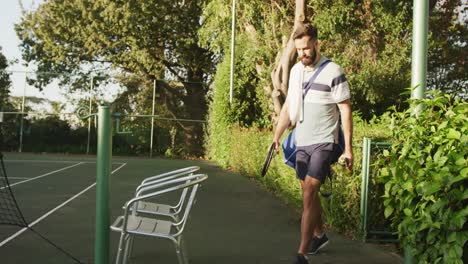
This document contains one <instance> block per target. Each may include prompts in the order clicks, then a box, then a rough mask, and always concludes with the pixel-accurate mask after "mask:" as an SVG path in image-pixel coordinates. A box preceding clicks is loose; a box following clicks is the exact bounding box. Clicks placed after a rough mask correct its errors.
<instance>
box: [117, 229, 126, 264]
mask: <svg viewBox="0 0 468 264" xmlns="http://www.w3.org/2000/svg"><path fill="white" fill-rule="evenodd" d="M126 239H127V235H126V234H125V233H123V232H122V233H121V234H120V240H119V247H118V248H117V258H116V260H115V264H121V263H122V255H124V254H123V253H124V252H123V251H124V244H126V242H125V240H126Z"/></svg>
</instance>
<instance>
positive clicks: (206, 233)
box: [0, 156, 402, 264]
mask: <svg viewBox="0 0 468 264" xmlns="http://www.w3.org/2000/svg"><path fill="white" fill-rule="evenodd" d="M32 158H34V157H32ZM42 158H44V157H42ZM30 159H31V157H30ZM60 159H67V160H81V161H83V160H84V161H88V162H89V161H91V162H89V163H83V164H80V165H77V166H75V167H72V168H69V169H66V170H64V171H60V172H57V173H54V174H51V175H50V176H49V175H48V176H46V177H42V178H40V179H37V180H34V181H30V182H25V183H24V184H20V185H17V186H15V187H13V190H14V191H15V193H16V194H17V199H18V203H19V204H20V206H22V207H23V208H24V209H23V210H24V214H25V216H26V218H27V220H28V221H29V222H32V221H34V220H36V219H38V218H39V217H40V216H42V215H44V214H45V213H46V212H49V211H50V210H51V209H52V208H54V207H55V206H56V205H58V204H61V203H63V202H64V201H65V200H67V199H69V198H70V197H73V196H74V195H76V194H77V193H79V192H80V191H81V190H83V189H84V188H87V187H88V186H90V184H92V183H93V182H94V172H95V164H93V163H92V161H93V159H85V158H84V157H81V158H80V157H79V156H78V157H63V158H61V157H56V158H55V159H54V160H60ZM113 162H115V164H114V165H113V169H116V168H119V167H121V165H122V164H125V165H124V166H122V167H121V168H120V169H119V170H118V171H116V172H115V173H114V174H113V175H112V177H111V218H112V219H111V222H112V221H113V219H114V218H115V217H117V216H118V215H120V214H121V212H122V210H121V207H122V205H123V203H124V202H125V201H126V200H127V199H129V198H130V197H131V196H132V194H133V191H134V188H135V187H136V185H137V183H139V182H140V181H141V180H142V179H144V178H145V177H148V176H151V175H154V174H157V173H161V172H165V171H169V170H173V169H177V168H181V167H186V166H191V165H198V166H201V167H202V169H201V172H203V173H206V174H208V175H209V179H208V180H207V181H206V182H205V183H204V184H203V186H202V188H201V189H200V191H199V193H198V196H197V203H196V204H195V206H194V208H193V211H192V215H191V218H190V219H189V223H188V226H187V229H186V233H185V241H186V247H187V251H188V256H189V260H190V263H192V264H211V263H213V264H215V263H228V264H230V263H232V264H254V263H278V264H280V263H292V260H293V257H294V255H295V252H296V250H297V246H298V243H299V228H300V223H299V216H298V215H297V213H295V212H294V211H293V210H291V209H290V208H288V207H286V206H285V205H284V204H283V203H282V202H281V201H280V200H279V199H278V198H276V197H274V196H273V195H272V194H271V193H270V192H268V191H266V190H264V189H263V188H262V187H260V186H259V185H257V184H256V183H255V182H253V181H252V180H249V179H248V178H245V177H243V176H240V175H238V174H235V173H231V172H227V171H225V170H222V169H221V168H219V167H218V166H216V165H215V164H214V163H211V162H200V161H180V160H165V159H152V160H150V159H138V158H119V157H114V159H113ZM44 164H45V163H39V164H35V163H34V162H26V163H24V164H21V163H20V164H19V165H20V166H18V164H16V165H15V164H12V163H7V166H9V167H10V168H11V171H12V173H10V177H12V176H13V175H11V174H16V175H15V176H17V177H19V178H21V177H32V176H35V175H36V174H37V175H42V174H45V173H47V172H48V171H54V170H57V169H60V168H62V167H66V166H70V165H71V164H74V163H70V164H68V163H67V164H60V163H51V165H50V167H47V168H45V167H44V166H45V165H44ZM26 166H32V167H35V169H34V170H26ZM20 176H21V177H20ZM19 180H21V179H18V181H19ZM94 200H95V189H94V188H90V189H89V190H88V191H86V192H84V193H83V194H82V195H79V196H77V197H76V198H75V199H73V200H72V201H70V202H69V203H68V204H66V205H65V206H63V207H61V208H60V209H58V210H57V211H55V212H54V213H52V214H50V215H49V216H47V217H46V218H44V220H42V221H41V222H39V223H37V224H36V225H35V226H34V228H35V229H36V230H37V231H39V232H40V233H41V234H44V235H45V236H47V237H48V238H49V239H51V240H52V241H54V242H55V243H57V244H59V245H60V246H62V247H63V248H64V249H66V250H67V251H69V252H70V253H71V254H73V255H74V256H75V257H77V258H78V259H80V260H81V261H82V262H84V263H92V262H93V254H94V253H93V249H94V245H93V243H94V215H95V213H94ZM18 229H19V228H16V227H5V226H0V234H1V237H0V238H2V240H3V239H5V238H7V237H9V236H10V234H12V233H14V232H16V231H17V230H18ZM118 235H119V234H117V233H113V232H112V233H111V236H110V241H111V245H110V247H111V250H110V254H111V257H110V259H111V260H114V258H115V253H116V248H117V243H118V238H119V237H118ZM329 237H330V244H329V246H328V247H327V248H326V249H324V250H323V251H322V252H320V253H319V254H317V255H316V256H311V257H310V263H402V259H401V258H400V257H399V256H396V255H395V254H393V253H390V252H386V251H384V250H382V249H381V248H380V247H377V246H374V245H370V244H363V243H361V242H357V241H351V240H348V239H346V238H344V237H342V236H340V235H338V234H335V233H333V232H330V233H329ZM0 242H1V241H0ZM0 254H1V255H2V261H1V263H5V264H9V263H14V264H21V263H48V264H49V263H57V264H59V263H60V264H64V263H75V262H74V261H73V260H71V259H70V258H68V257H66V256H64V255H63V254H61V253H60V252H58V251H57V250H56V249H54V248H53V247H51V246H50V245H48V244H45V243H44V242H43V241H42V240H41V239H40V238H39V237H37V236H36V235H35V234H33V233H32V232H28V231H27V232H24V233H22V234H21V235H19V236H18V237H16V238H15V239H13V240H11V241H10V242H8V243H6V244H5V245H3V246H1V247H0ZM131 263H133V264H143V263H163V264H171V263H177V257H176V254H175V251H174V248H173V245H172V243H171V242H169V241H167V240H160V239H154V238H137V239H136V240H135V248H134V254H133V256H132V259H131Z"/></svg>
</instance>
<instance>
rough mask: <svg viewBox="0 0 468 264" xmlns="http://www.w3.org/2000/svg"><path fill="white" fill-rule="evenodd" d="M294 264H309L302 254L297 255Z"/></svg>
mask: <svg viewBox="0 0 468 264" xmlns="http://www.w3.org/2000/svg"><path fill="white" fill-rule="evenodd" d="M294 264H309V261H308V260H307V257H306V256H304V255H302V254H297V256H296V260H295V261H294Z"/></svg>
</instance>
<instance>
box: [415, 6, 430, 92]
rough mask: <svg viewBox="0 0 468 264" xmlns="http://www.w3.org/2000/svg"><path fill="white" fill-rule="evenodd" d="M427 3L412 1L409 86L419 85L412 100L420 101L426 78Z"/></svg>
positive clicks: (424, 89)
mask: <svg viewBox="0 0 468 264" xmlns="http://www.w3.org/2000/svg"><path fill="white" fill-rule="evenodd" d="M428 23H429V1H427V0H413V51H412V54H413V55H412V59H411V86H412V87H414V86H416V85H419V86H418V88H416V89H415V90H414V91H413V93H412V98H415V99H421V98H423V97H424V93H425V91H426V84H427V82H426V76H427V31H428Z"/></svg>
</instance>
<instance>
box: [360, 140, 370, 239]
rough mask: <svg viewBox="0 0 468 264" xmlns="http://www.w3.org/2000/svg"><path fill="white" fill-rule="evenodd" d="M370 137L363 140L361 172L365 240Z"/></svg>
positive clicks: (362, 228) (364, 234) (362, 230)
mask: <svg viewBox="0 0 468 264" xmlns="http://www.w3.org/2000/svg"><path fill="white" fill-rule="evenodd" d="M370 146H371V144H370V139H369V138H366V137H364V138H363V140H362V173H361V232H362V236H363V241H364V242H365V241H366V238H367V203H368V198H367V197H368V193H369V190H368V188H369V158H370Z"/></svg>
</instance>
